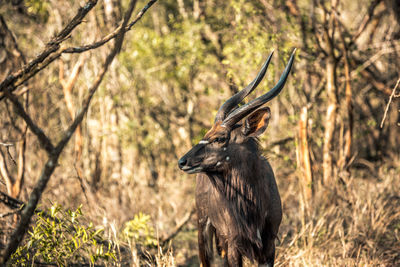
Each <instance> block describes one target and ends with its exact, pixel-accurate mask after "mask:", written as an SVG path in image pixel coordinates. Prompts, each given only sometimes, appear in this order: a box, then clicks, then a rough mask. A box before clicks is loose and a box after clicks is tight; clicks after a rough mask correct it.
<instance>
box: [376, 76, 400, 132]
mask: <svg viewBox="0 0 400 267" xmlns="http://www.w3.org/2000/svg"><path fill="white" fill-rule="evenodd" d="M399 83H400V78H399V79H398V80H397V82H396V85H395V86H394V88H393V91H392V94H391V95H390V97H389V102H388V103H387V105H386V109H385V113H384V114H383V118H382V122H381V128H383V124H384V122H385V119H386V116H387V113H388V111H389V106H390V103H392V100H393V97H398V96H399V95H395V93H396V89H397V87H398V86H399Z"/></svg>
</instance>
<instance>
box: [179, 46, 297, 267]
mask: <svg viewBox="0 0 400 267" xmlns="http://www.w3.org/2000/svg"><path fill="white" fill-rule="evenodd" d="M294 53H295V51H293V53H292V55H291V57H290V59H289V63H288V64H287V66H286V68H285V70H284V72H283V74H282V76H281V78H280V80H279V81H278V83H277V84H276V86H275V87H274V88H272V89H271V90H270V91H268V92H267V93H266V94H264V95H262V96H260V97H258V98H256V99H254V100H252V101H250V102H248V103H247V104H245V105H242V106H240V107H239V106H238V105H239V103H240V102H242V100H243V99H244V98H245V97H246V96H247V95H249V94H250V93H251V92H252V91H253V90H254V89H255V88H256V87H257V85H258V84H259V83H260V82H261V80H262V78H263V77H264V75H265V72H266V70H267V67H268V65H269V63H270V61H271V57H272V54H273V53H271V54H270V55H269V57H268V59H267V60H266V62H265V63H264V65H263V66H262V68H261V71H260V72H259V73H258V75H257V77H256V78H255V79H254V80H253V81H252V82H251V83H250V84H249V85H248V86H247V87H246V88H244V89H243V90H241V91H239V92H238V93H236V94H235V95H234V96H232V97H231V98H230V99H228V100H227V101H226V102H225V103H224V104H223V105H222V106H221V107H220V109H219V110H218V112H217V115H216V117H215V121H214V125H213V126H212V128H211V129H210V130H209V131H208V132H207V133H206V135H205V136H204V137H203V139H202V140H201V141H200V142H199V143H198V144H197V145H195V146H194V147H193V148H192V149H191V150H190V151H189V152H187V153H186V154H185V155H184V156H183V157H182V158H181V159H180V160H179V161H178V165H179V168H180V169H181V170H183V171H185V172H187V173H198V174H197V178H196V206H197V218H198V244H199V257H200V261H201V264H202V266H203V267H208V266H210V264H211V260H212V258H213V239H214V238H215V243H216V247H217V251H218V254H219V255H220V256H221V257H222V258H223V259H224V262H225V266H242V257H243V256H245V257H247V258H249V259H250V260H251V261H254V260H255V261H257V262H258V264H259V266H271V267H272V266H273V265H274V259H275V243H274V241H275V239H276V238H277V234H278V229H279V225H280V223H281V219H282V206H281V199H280V196H279V192H278V188H277V185H276V182H275V177H274V173H273V171H272V168H271V166H270V164H269V163H268V161H267V160H266V159H265V158H264V157H263V156H262V155H261V151H260V147H259V143H258V140H257V138H258V136H259V135H261V134H262V133H263V132H264V131H265V129H266V128H267V125H268V121H269V118H270V109H269V108H268V107H263V105H264V104H265V103H267V102H268V101H270V100H271V99H272V98H274V97H275V96H277V95H278V94H279V93H280V91H281V90H282V88H283V87H284V85H285V82H286V79H287V77H288V75H289V72H290V70H291V68H292V65H293V60H294ZM242 120H243V121H242ZM241 121H242V122H241Z"/></svg>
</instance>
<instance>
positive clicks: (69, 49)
mask: <svg viewBox="0 0 400 267" xmlns="http://www.w3.org/2000/svg"><path fill="white" fill-rule="evenodd" d="M155 2H157V0H150V1H149V2H148V3H147V4H146V6H145V7H143V9H142V10H141V11H140V12H139V13H138V14H137V15H136V18H135V19H134V20H133V21H132V22H131V23H129V24H128V25H126V26H125V27H124V28H125V32H127V31H129V30H130V29H131V28H132V27H133V25H135V24H136V23H137V22H138V21H139V20H140V19H141V18H142V16H143V15H144V13H146V11H147V10H148V9H149V8H150V7H151V6H152V5H153V4H154V3H155ZM121 26H122V25H120V26H118V27H117V28H116V29H115V30H114V31H112V32H111V33H109V34H107V35H106V36H104V37H103V38H102V39H101V40H99V41H96V42H94V43H92V44H88V45H83V46H76V47H67V48H63V49H61V50H60V51H58V52H57V53H53V54H51V53H50V54H51V55H50V54H49V55H48V57H46V58H44V59H43V60H41V61H38V62H36V66H35V68H31V69H30V71H29V73H28V72H26V73H25V76H24V77H22V76H23V75H20V76H19V78H21V79H20V80H18V78H15V79H14V78H12V77H10V76H11V75H10V76H8V77H7V78H6V79H12V80H13V85H12V86H10V87H11V88H9V90H10V91H14V90H15V89H16V88H17V87H19V86H20V85H22V84H24V83H25V82H26V81H28V80H29V79H31V78H32V77H33V76H35V75H36V74H37V73H38V72H40V71H41V70H43V69H44V68H46V67H47V66H48V65H49V64H51V63H52V62H53V61H54V60H56V59H58V58H59V57H60V56H61V55H62V54H64V53H83V52H86V51H89V50H92V49H96V48H98V47H100V46H102V45H104V44H106V43H108V42H109V41H110V40H112V39H114V38H115V37H116V36H117V33H118V32H119V31H120V29H121ZM57 50H58V48H57V49H56V50H54V51H53V52H55V51H57ZM20 71H22V70H20ZM20 71H19V72H20ZM5 82H6V80H4V81H3V82H2V83H0V101H1V100H2V99H3V98H4V95H3V94H2V92H1V91H2V90H3V87H5V86H4V85H3V84H4V83H5ZM8 85H11V83H8Z"/></svg>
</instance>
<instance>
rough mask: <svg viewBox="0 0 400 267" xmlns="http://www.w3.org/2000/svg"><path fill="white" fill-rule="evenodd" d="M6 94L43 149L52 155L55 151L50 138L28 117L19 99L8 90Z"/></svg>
mask: <svg viewBox="0 0 400 267" xmlns="http://www.w3.org/2000/svg"><path fill="white" fill-rule="evenodd" d="M5 93H6V96H7V98H8V99H10V100H11V102H12V103H13V104H14V107H15V109H16V111H17V113H18V115H20V116H21V117H22V118H23V119H24V121H25V122H26V124H27V125H28V127H29V129H30V130H31V131H32V132H33V133H34V134H35V135H36V136H37V138H38V139H39V142H40V144H41V145H42V146H43V148H44V149H45V150H46V151H47V153H51V152H52V151H53V150H54V146H53V144H52V143H51V140H50V138H48V137H47V135H46V134H45V133H44V132H43V130H42V129H41V128H40V127H39V126H37V125H36V124H35V123H34V122H33V120H32V118H31V117H30V116H29V115H28V113H26V111H25V109H24V107H23V106H22V104H21V103H20V102H19V101H18V99H17V97H16V96H15V95H13V94H12V93H10V92H9V91H8V90H6V92H5Z"/></svg>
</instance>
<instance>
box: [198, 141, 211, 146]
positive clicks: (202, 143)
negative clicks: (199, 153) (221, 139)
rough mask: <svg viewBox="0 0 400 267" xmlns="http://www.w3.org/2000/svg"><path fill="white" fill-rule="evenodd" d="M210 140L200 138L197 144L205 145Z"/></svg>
mask: <svg viewBox="0 0 400 267" xmlns="http://www.w3.org/2000/svg"><path fill="white" fill-rule="evenodd" d="M209 143H210V142H209V141H207V140H201V141H200V142H199V145H207V144H209Z"/></svg>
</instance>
